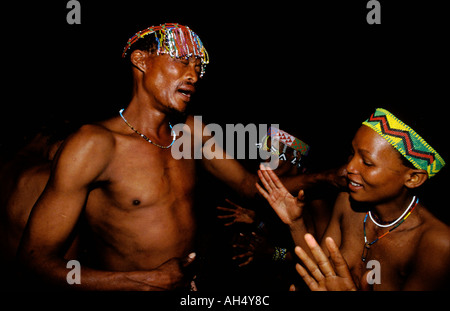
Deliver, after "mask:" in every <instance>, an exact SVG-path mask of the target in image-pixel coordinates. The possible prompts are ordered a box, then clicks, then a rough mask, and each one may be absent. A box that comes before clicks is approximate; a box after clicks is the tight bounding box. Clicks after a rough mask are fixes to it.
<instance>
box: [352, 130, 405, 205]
mask: <svg viewBox="0 0 450 311" xmlns="http://www.w3.org/2000/svg"><path fill="white" fill-rule="evenodd" d="M400 157H401V155H400V154H399V152H398V151H397V150H395V149H394V147H392V146H391V145H390V144H389V142H388V141H386V140H385V139H384V138H383V137H381V136H380V135H378V134H377V133H376V132H375V131H374V130H372V129H370V128H369V127H367V126H361V127H360V128H359V130H358V131H357V132H356V134H355V137H354V138H353V141H352V155H351V156H350V157H349V161H348V164H347V173H348V176H347V178H348V188H349V190H350V196H351V197H352V199H354V200H355V201H358V202H369V203H370V202H372V203H375V202H382V201H388V200H390V199H393V198H395V197H397V196H398V195H399V194H400V193H401V192H402V190H404V189H405V182H406V181H407V179H408V172H409V170H410V169H409V168H408V167H406V166H405V165H404V164H403V163H402V160H401V158H400Z"/></svg>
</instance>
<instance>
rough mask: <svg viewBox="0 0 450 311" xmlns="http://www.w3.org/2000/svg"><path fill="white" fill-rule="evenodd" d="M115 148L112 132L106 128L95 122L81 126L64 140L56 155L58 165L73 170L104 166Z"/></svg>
mask: <svg viewBox="0 0 450 311" xmlns="http://www.w3.org/2000/svg"><path fill="white" fill-rule="evenodd" d="M114 150H115V138H114V134H113V132H112V131H111V130H109V129H108V128H106V127H104V126H102V125H97V124H86V125H83V126H81V127H80V128H79V129H78V130H77V131H76V132H75V133H73V134H72V135H71V136H70V137H68V138H67V139H66V141H64V143H63V146H62V147H61V148H60V152H59V154H58V155H57V163H58V164H60V166H63V167H65V170H67V168H68V166H70V167H72V168H73V170H77V169H81V170H88V169H89V168H93V169H95V170H97V169H96V167H99V168H101V169H102V168H104V167H105V166H106V165H107V163H108V162H109V161H110V159H111V157H112V155H113V154H114Z"/></svg>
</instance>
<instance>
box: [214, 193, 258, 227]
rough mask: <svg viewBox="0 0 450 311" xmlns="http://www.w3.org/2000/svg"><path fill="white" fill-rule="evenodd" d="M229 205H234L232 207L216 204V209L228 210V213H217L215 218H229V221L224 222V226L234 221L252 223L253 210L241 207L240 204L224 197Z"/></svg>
mask: <svg viewBox="0 0 450 311" xmlns="http://www.w3.org/2000/svg"><path fill="white" fill-rule="evenodd" d="M225 201H227V202H228V203H229V204H230V205H232V206H234V207H233V208H228V207H223V206H217V209H218V210H221V211H225V212H230V214H228V215H219V216H217V218H219V219H228V218H230V222H227V223H225V224H224V225H225V226H230V225H232V224H234V223H237V222H240V223H246V224H252V223H253V222H254V221H255V214H256V213H255V211H253V210H251V209H247V208H243V207H242V206H239V205H237V204H235V203H233V202H231V201H230V200H228V199H225Z"/></svg>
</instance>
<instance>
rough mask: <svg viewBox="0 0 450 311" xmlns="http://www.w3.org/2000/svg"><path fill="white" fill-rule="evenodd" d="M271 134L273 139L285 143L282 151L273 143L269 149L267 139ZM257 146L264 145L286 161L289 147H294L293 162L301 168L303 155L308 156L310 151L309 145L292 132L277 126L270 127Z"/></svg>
mask: <svg viewBox="0 0 450 311" xmlns="http://www.w3.org/2000/svg"><path fill="white" fill-rule="evenodd" d="M269 136H270V137H271V138H272V139H278V140H279V141H280V142H282V143H283V144H284V149H283V151H282V152H281V153H280V152H279V151H278V150H277V149H276V148H275V147H274V146H273V145H272V147H271V148H270V149H269V147H268V146H267V140H268V139H269ZM256 146H257V147H258V148H261V147H262V148H263V149H264V150H267V151H270V152H271V153H273V154H276V155H278V158H279V159H281V160H284V161H286V150H287V147H290V148H292V149H294V158H293V159H292V161H291V163H292V164H294V165H295V164H296V165H297V167H299V168H300V167H301V163H300V160H301V158H302V155H303V156H307V155H308V153H309V146H308V145H307V144H306V143H304V142H303V141H301V140H300V139H298V138H297V137H294V136H292V135H291V134H288V133H286V132H285V131H282V130H280V129H278V128H276V127H270V128H269V130H268V131H267V135H266V136H264V138H263V139H262V142H261V143H258V144H256ZM298 153H300V156H299V157H297V156H298Z"/></svg>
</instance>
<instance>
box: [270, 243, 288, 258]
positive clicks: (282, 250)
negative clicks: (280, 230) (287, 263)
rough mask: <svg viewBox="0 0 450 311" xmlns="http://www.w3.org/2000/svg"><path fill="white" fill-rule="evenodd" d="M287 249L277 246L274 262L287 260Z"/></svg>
mask: <svg viewBox="0 0 450 311" xmlns="http://www.w3.org/2000/svg"><path fill="white" fill-rule="evenodd" d="M286 254H287V249H286V248H281V247H278V246H275V252H274V253H273V257H272V260H273V261H283V260H285V259H286Z"/></svg>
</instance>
